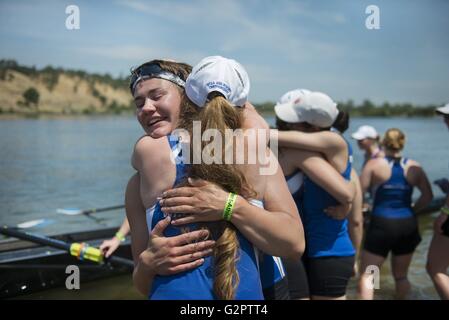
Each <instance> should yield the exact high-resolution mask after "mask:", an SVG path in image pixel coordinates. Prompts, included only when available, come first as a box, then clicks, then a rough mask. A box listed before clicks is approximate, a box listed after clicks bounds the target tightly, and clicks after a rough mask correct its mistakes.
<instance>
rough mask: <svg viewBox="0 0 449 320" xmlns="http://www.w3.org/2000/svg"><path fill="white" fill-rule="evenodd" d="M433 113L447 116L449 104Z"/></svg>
mask: <svg viewBox="0 0 449 320" xmlns="http://www.w3.org/2000/svg"><path fill="white" fill-rule="evenodd" d="M435 111H436V112H437V113H439V114H449V103H446V105H445V106H444V107H441V108H437V109H436V110H435Z"/></svg>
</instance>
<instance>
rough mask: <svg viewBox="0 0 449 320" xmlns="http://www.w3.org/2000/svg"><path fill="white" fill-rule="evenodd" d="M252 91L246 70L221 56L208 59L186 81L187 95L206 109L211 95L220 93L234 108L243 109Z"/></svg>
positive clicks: (196, 67) (193, 70)
mask: <svg viewBox="0 0 449 320" xmlns="http://www.w3.org/2000/svg"><path fill="white" fill-rule="evenodd" d="M249 89H250V83H249V77H248V74H247V73H246V70H245V69H244V68H243V67H242V66H241V65H240V64H239V63H238V62H237V61H235V60H232V59H227V58H223V57H221V56H211V57H206V58H204V59H203V60H201V61H200V63H198V64H197V65H196V66H195V67H193V69H192V72H191V73H190V75H189V76H188V78H187V81H186V86H185V90H186V94H187V96H188V97H189V99H190V100H192V101H193V103H195V104H196V105H197V106H199V107H204V106H205V104H206V103H207V96H208V95H209V93H211V92H214V91H218V92H220V93H221V94H223V96H224V97H225V98H226V100H228V101H229V103H231V104H232V105H234V106H239V107H242V106H243V105H244V104H245V102H246V101H247V100H248V94H249Z"/></svg>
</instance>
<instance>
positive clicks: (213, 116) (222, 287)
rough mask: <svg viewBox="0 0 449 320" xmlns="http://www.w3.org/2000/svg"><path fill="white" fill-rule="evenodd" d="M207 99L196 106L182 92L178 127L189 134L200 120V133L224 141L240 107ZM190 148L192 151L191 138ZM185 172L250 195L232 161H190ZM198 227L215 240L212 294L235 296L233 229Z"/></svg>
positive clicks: (239, 115) (240, 120) (214, 225)
mask: <svg viewBox="0 0 449 320" xmlns="http://www.w3.org/2000/svg"><path fill="white" fill-rule="evenodd" d="M209 98H210V100H209V102H208V103H207V104H206V105H205V106H204V107H203V108H200V107H197V106H196V105H194V104H193V103H192V102H191V101H190V100H189V99H188V98H187V96H186V95H185V94H184V96H183V99H182V100H183V102H182V107H181V117H180V119H181V120H180V127H182V128H184V129H187V130H188V131H189V133H190V136H193V132H192V131H193V121H201V134H203V132H204V131H205V130H207V129H216V130H218V132H219V133H220V134H221V136H222V141H224V137H225V129H238V128H241V127H242V123H243V112H242V109H241V108H236V107H233V106H232V105H230V104H229V102H228V101H227V100H226V99H225V98H224V97H223V96H221V95H220V94H215V93H212V94H211V95H210V96H209ZM192 140H193V139H192ZM207 144H208V142H205V141H203V142H202V145H201V147H202V150H205V148H204V147H205V146H206V145H207ZM224 148H225V146H223V150H222V151H223V152H222V154H224ZM191 150H193V145H192V141H191ZM192 153H193V152H192ZM191 156H192V155H191ZM190 160H192V159H190ZM190 163H192V162H190ZM188 175H189V176H191V177H195V178H201V179H204V180H207V181H210V182H213V183H216V184H217V185H220V186H221V187H222V188H223V189H225V190H226V191H229V192H234V193H237V194H242V193H246V195H247V196H250V195H252V194H251V193H252V191H251V188H250V187H249V186H248V185H247V182H246V178H245V176H244V175H243V173H242V172H241V171H240V170H238V168H237V167H236V166H235V165H232V164H215V163H212V164H205V163H200V164H192V165H191V166H190V168H189V173H188ZM202 226H203V227H204V228H207V229H208V230H209V231H210V233H211V236H212V238H213V239H214V240H216V245H215V248H214V252H213V256H214V286H213V290H214V294H215V295H216V297H217V298H218V299H222V300H232V299H234V298H235V293H236V290H237V287H238V284H239V282H240V277H239V274H238V271H237V260H238V259H239V257H238V252H239V246H240V245H239V240H238V238H237V231H236V229H235V227H234V226H233V225H232V224H231V223H229V222H227V221H220V222H211V223H203V224H202Z"/></svg>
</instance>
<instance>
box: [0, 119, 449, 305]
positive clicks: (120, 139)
mask: <svg viewBox="0 0 449 320" xmlns="http://www.w3.org/2000/svg"><path fill="white" fill-rule="evenodd" d="M267 120H268V121H269V122H270V123H273V118H272V117H267ZM363 124H369V125H373V126H374V127H375V128H376V129H377V130H378V131H379V132H384V131H385V130H386V129H387V128H391V127H397V128H400V129H401V130H403V131H404V132H405V134H406V137H407V142H406V147H405V150H404V154H405V155H406V156H408V157H410V158H413V159H415V160H417V161H418V162H420V163H421V164H422V166H423V167H424V169H425V171H426V172H427V174H428V176H429V179H430V180H431V181H433V180H435V179H438V178H441V177H447V176H449V167H448V158H449V157H448V146H449V139H448V138H449V132H448V131H447V128H446V127H445V125H444V123H443V122H442V119H441V118H439V117H435V118H411V119H409V118H393V119H386V118H355V119H353V120H352V121H351V126H350V128H349V130H348V133H347V134H345V136H347V137H349V133H350V132H353V131H355V129H356V128H357V127H358V126H359V125H363ZM142 133H143V132H142V129H141V128H140V126H139V125H138V123H137V122H136V120H135V118H134V117H132V116H121V117H113V116H111V117H76V118H58V119H15V120H0V152H1V157H0V224H1V225H4V224H6V225H16V224H18V223H21V222H24V221H28V220H34V219H39V218H46V219H48V220H49V222H51V223H49V224H47V225H45V226H41V227H36V228H34V229H32V231H35V232H39V233H46V234H50V235H51V234H57V233H63V232H69V231H78V230H87V229H96V228H98V227H105V226H118V225H119V224H120V222H121V221H122V219H123V217H124V211H123V210H115V211H110V212H100V213H96V214H95V216H96V217H98V218H100V219H101V221H99V222H96V221H93V220H91V219H88V218H86V217H85V216H82V215H77V216H65V215H60V214H57V213H56V210H57V209H58V208H70V207H76V208H81V209H88V208H100V207H107V206H111V205H116V204H122V203H123V202H124V200H123V198H124V197H123V195H124V189H125V186H126V183H127V181H128V178H129V177H130V176H131V175H132V174H133V172H134V170H133V169H132V167H131V166H130V155H131V152H132V149H133V146H134V143H135V141H136V140H137V139H138V138H139V137H140V136H141V135H142ZM352 142H353V143H352V145H353V147H354V151H355V154H354V161H355V167H356V168H357V169H359V168H360V166H361V164H362V161H363V160H362V159H363V157H362V154H361V153H360V152H359V150H358V149H357V145H356V143H354V141H352ZM434 193H435V196H442V193H441V192H440V191H439V190H438V189H437V188H435V187H434ZM420 220H421V221H420V227H421V232H422V234H423V241H422V243H421V245H420V246H419V248H418V251H417V254H416V255H415V258H414V260H413V265H412V268H411V271H410V275H411V280H412V281H413V283H414V284H415V285H416V288H415V289H416V290H414V293H413V294H414V297H415V298H419V299H432V298H437V296H436V293H435V291H434V290H433V286H432V284H431V283H430V279H429V278H428V276H427V274H426V272H425V269H424V266H425V256H426V253H427V248H428V243H429V241H430V238H431V233H432V231H431V223H432V217H431V216H427V217H422V218H421V219H420ZM382 273H383V274H384V275H385V276H384V277H383V278H382V281H381V287H382V288H385V290H382V291H383V296H382V297H385V298H391V297H390V296H389V295H390V294H392V279H391V276H390V275H389V273H388V266H387V265H386V268H384V269H383V272H382ZM387 273H388V275H387ZM126 281H128V280H126ZM351 285H352V287H353V284H351ZM97 290H98V288H97ZM349 295H350V296H351V293H350V294H349Z"/></svg>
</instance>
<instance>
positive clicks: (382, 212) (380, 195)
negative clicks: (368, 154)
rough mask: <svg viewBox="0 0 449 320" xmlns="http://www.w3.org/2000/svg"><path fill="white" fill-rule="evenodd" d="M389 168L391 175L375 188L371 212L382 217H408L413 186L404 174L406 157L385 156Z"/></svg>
mask: <svg viewBox="0 0 449 320" xmlns="http://www.w3.org/2000/svg"><path fill="white" fill-rule="evenodd" d="M385 159H386V160H387V161H388V164H389V166H390V168H391V177H390V179H388V181H386V182H384V183H382V184H381V185H380V186H378V187H377V188H376V189H375V190H373V194H374V203H373V210H372V214H373V215H374V216H379V217H384V218H391V219H396V218H408V217H411V216H413V215H414V213H413V211H412V207H411V205H412V193H413V186H412V185H410V184H409V183H408V181H407V179H406V178H405V175H404V167H405V164H406V163H407V161H408V159H406V158H402V159H401V158H390V157H385Z"/></svg>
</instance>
